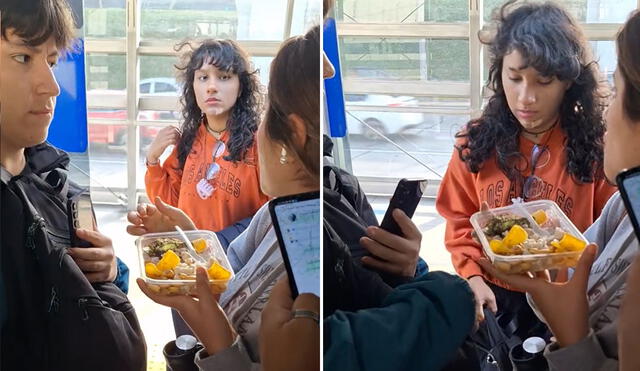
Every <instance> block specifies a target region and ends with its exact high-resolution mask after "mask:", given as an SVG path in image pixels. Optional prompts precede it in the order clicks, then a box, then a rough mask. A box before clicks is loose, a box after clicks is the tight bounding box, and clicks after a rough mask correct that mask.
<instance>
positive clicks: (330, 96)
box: [323, 18, 347, 138]
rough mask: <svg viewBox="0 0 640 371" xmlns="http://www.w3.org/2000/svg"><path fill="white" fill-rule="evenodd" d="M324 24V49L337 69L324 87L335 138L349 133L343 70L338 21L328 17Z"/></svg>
mask: <svg viewBox="0 0 640 371" xmlns="http://www.w3.org/2000/svg"><path fill="white" fill-rule="evenodd" d="M324 25H325V26H324V33H323V37H324V39H323V49H324V52H325V54H326V55H327V57H328V58H329V60H330V61H331V63H332V64H333V67H334V68H335V70H336V75H335V76H334V77H333V78H331V79H326V80H324V89H325V93H326V98H327V111H328V121H329V135H330V136H332V137H334V138H336V137H344V136H345V135H347V120H346V117H345V113H344V94H343V90H342V72H341V71H342V70H341V68H340V55H339V51H338V33H337V31H336V21H335V19H333V18H328V19H327V20H326V21H325V23H324Z"/></svg>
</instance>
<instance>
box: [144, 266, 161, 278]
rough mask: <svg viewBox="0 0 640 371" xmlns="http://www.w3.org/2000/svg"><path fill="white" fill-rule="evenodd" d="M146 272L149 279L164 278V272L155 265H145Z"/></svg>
mask: <svg viewBox="0 0 640 371" xmlns="http://www.w3.org/2000/svg"><path fill="white" fill-rule="evenodd" d="M144 272H145V273H146V274H147V277H151V278H159V277H161V276H162V272H161V271H160V270H159V269H158V267H156V265H155V264H153V263H147V264H145V265H144Z"/></svg>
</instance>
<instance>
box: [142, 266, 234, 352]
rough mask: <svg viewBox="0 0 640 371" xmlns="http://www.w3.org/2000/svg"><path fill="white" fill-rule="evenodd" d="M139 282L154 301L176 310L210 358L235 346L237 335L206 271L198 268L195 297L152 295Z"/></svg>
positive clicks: (143, 290) (147, 288)
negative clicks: (212, 289) (212, 287)
mask: <svg viewBox="0 0 640 371" xmlns="http://www.w3.org/2000/svg"><path fill="white" fill-rule="evenodd" d="M136 282H137V283H138V286H140V290H142V292H143V293H144V294H145V295H147V296H148V297H149V298H150V299H151V300H153V301H155V302H156V303H158V304H161V305H165V306H168V307H171V308H174V309H176V310H177V311H178V312H179V313H180V315H181V316H182V318H183V319H184V320H185V322H187V324H188V325H189V327H190V328H191V330H193V333H194V334H195V335H196V336H197V337H198V339H199V340H200V342H201V343H202V345H204V347H205V349H206V351H207V353H208V354H209V355H213V354H216V353H218V352H220V351H222V350H224V349H227V348H229V347H230V346H231V345H232V344H233V342H234V340H235V338H236V332H235V331H234V329H233V327H232V326H231V323H230V322H229V319H228V318H227V315H226V314H225V313H224V311H223V310H222V308H221V307H220V304H218V298H217V297H216V296H215V295H214V294H213V293H212V292H211V288H210V287H209V277H208V276H207V271H206V270H205V269H204V268H202V267H198V268H197V269H196V286H197V292H196V297H191V296H187V295H160V294H158V293H155V292H153V291H152V290H151V289H150V288H149V286H147V284H146V283H145V282H144V280H142V279H141V278H138V279H137V281H136Z"/></svg>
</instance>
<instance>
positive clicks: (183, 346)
mask: <svg viewBox="0 0 640 371" xmlns="http://www.w3.org/2000/svg"><path fill="white" fill-rule="evenodd" d="M196 344H198V340H197V339H196V338H195V337H193V336H191V335H182V336H178V338H177V339H176V347H177V348H178V349H180V350H189V349H192V348H193V347H195V346H196Z"/></svg>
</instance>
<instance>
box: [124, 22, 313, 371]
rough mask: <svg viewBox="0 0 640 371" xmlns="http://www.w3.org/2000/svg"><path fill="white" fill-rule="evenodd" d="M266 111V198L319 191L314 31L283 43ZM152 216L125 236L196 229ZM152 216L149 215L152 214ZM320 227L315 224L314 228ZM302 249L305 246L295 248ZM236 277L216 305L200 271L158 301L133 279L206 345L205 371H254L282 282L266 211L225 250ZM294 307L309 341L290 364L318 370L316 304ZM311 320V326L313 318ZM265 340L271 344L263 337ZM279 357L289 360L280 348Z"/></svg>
mask: <svg viewBox="0 0 640 371" xmlns="http://www.w3.org/2000/svg"><path fill="white" fill-rule="evenodd" d="M268 94H269V95H268V98H269V100H268V105H267V110H266V115H265V117H264V121H263V123H262V124H261V125H260V128H259V129H258V131H257V136H256V140H257V142H258V151H259V153H260V186H261V187H262V190H263V191H264V193H265V194H268V195H269V196H272V197H280V196H286V195H292V194H298V193H305V192H313V191H319V189H320V28H319V27H318V26H316V27H313V28H312V29H311V30H309V31H308V32H307V33H306V34H305V35H301V36H296V37H292V38H290V39H288V40H285V41H284V42H283V44H282V46H281V47H280V50H279V51H278V54H277V55H276V57H275V58H274V60H273V62H272V64H271V71H270V76H269V92H268ZM141 208H142V209H144V210H145V213H150V214H151V215H153V217H152V219H149V220H147V221H148V222H149V224H148V225H146V224H141V220H140V217H139V215H138V213H137V212H130V213H129V216H128V219H129V221H130V222H131V223H132V225H130V226H128V227H127V230H128V231H129V232H130V233H132V234H140V233H142V232H143V230H142V229H147V230H148V229H151V228H153V231H154V232H164V231H169V230H173V226H174V225H178V226H181V227H183V228H184V229H195V227H196V225H194V223H193V221H192V220H190V219H189V217H188V216H187V215H186V214H185V213H184V212H183V211H182V210H180V209H178V208H175V207H172V206H169V205H166V204H164V203H163V202H162V201H161V200H157V201H156V204H155V205H141ZM150 210H153V211H150ZM318 228H319V226H318ZM300 248H303V246H300ZM227 256H228V257H229V261H230V262H231V265H232V267H233V270H234V271H235V272H236V274H235V276H234V278H233V279H232V280H231V281H230V282H229V286H228V288H227V290H226V291H225V292H224V293H222V295H221V296H220V297H219V299H217V298H215V297H214V295H213V294H212V293H211V291H210V288H209V284H208V278H207V273H206V272H205V271H204V270H202V269H201V268H198V273H197V285H198V292H197V295H198V297H199V300H196V299H194V298H192V297H190V296H185V295H176V296H162V295H158V294H157V293H155V292H153V291H152V290H151V289H149V287H148V286H146V285H145V283H144V281H142V280H138V284H139V285H140V288H141V289H142V291H143V292H144V293H145V294H146V295H147V296H148V297H150V298H151V299H152V300H154V301H155V302H157V303H159V304H162V305H167V306H170V307H173V308H176V309H177V310H178V311H179V312H180V314H181V315H182V316H183V318H184V319H185V321H186V322H187V323H188V324H189V326H190V327H191V329H192V330H193V332H194V333H195V335H196V336H197V337H198V338H199V339H200V341H201V342H202V344H203V345H204V349H203V350H201V351H200V352H199V353H198V354H197V356H196V359H195V362H196V364H197V365H198V366H199V367H200V368H201V369H204V370H222V369H225V370H249V369H257V367H258V365H259V364H260V363H261V358H260V340H259V332H260V324H261V320H262V318H263V317H264V316H262V315H261V312H262V310H263V309H264V307H265V304H266V302H267V299H268V298H269V296H270V293H271V291H272V289H273V288H274V285H275V284H276V282H277V281H278V280H280V279H282V278H283V277H285V276H286V271H285V265H284V261H283V260H282V254H281V253H280V249H279V246H278V240H277V238H276V233H275V230H274V227H273V223H272V221H271V216H270V215H269V210H268V205H266V204H265V205H264V206H262V207H261V208H260V209H259V210H258V211H257V212H256V214H255V216H254V217H253V219H252V220H251V223H250V224H249V227H248V228H247V229H246V230H245V231H244V232H243V233H242V234H241V235H240V236H238V238H236V239H235V240H234V241H233V242H232V243H231V244H230V245H229V249H228V250H227ZM296 301H297V302H298V306H297V307H296V309H300V310H304V311H305V312H306V314H307V316H306V317H305V318H302V317H299V316H296V315H294V313H291V315H292V321H293V322H296V323H297V325H295V326H294V327H296V328H298V329H301V330H302V332H303V333H304V334H308V335H309V337H308V338H307V339H305V340H309V341H311V343H312V344H311V346H310V347H305V350H304V351H303V350H302V349H297V350H298V351H300V352H299V353H298V354H297V355H296V359H297V358H298V357H301V358H302V360H304V361H306V365H307V366H306V367H305V368H303V369H304V370H313V369H318V368H319V362H320V354H319V349H320V347H319V342H320V335H319V333H320V329H319V325H318V322H319V315H320V314H319V311H320V299H319V298H318V297H317V296H315V295H312V294H301V295H299V296H298V298H297V299H296ZM314 319H315V320H314ZM269 341H275V340H273V339H269ZM278 352H284V353H282V354H287V353H286V352H287V350H286V349H278Z"/></svg>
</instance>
